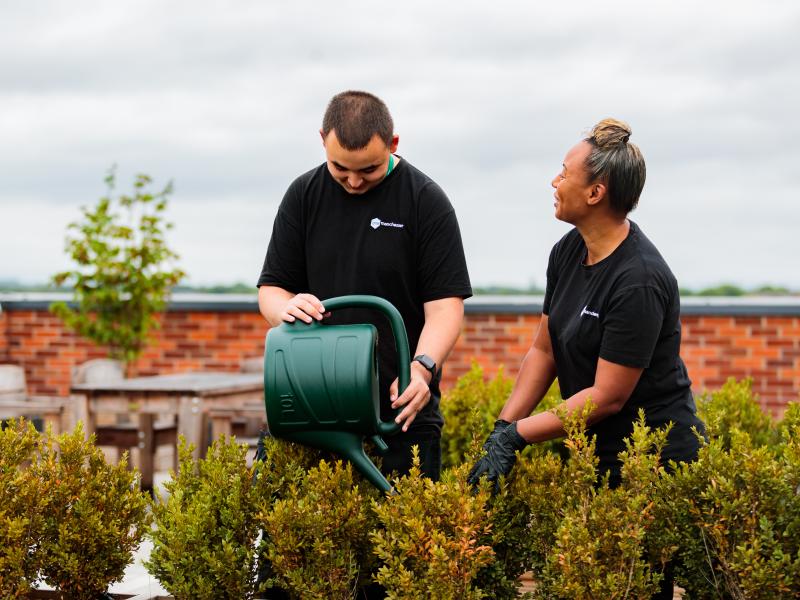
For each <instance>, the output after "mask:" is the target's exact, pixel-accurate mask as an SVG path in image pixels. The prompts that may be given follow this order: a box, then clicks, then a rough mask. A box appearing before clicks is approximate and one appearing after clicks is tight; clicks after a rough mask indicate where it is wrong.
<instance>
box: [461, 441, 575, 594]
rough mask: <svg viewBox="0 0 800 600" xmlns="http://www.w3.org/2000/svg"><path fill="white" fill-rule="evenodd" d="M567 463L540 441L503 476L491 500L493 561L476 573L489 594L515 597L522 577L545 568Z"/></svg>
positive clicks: (478, 581)
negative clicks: (562, 477)
mask: <svg viewBox="0 0 800 600" xmlns="http://www.w3.org/2000/svg"><path fill="white" fill-rule="evenodd" d="M562 470H563V463H562V461H561V459H560V458H559V457H558V456H556V455H554V454H552V453H551V452H548V451H547V449H546V448H544V447H542V446H541V445H534V446H531V447H530V448H528V449H526V450H525V452H524V453H523V455H522V457H521V458H520V460H519V461H518V462H517V465H516V466H515V467H514V470H513V471H512V472H511V474H510V475H509V476H508V478H506V479H502V480H501V482H500V486H499V491H498V492H497V494H495V495H494V496H493V497H492V498H491V500H490V508H491V510H490V519H491V531H490V538H489V539H488V540H487V543H488V544H489V545H491V547H492V549H493V550H494V557H493V559H492V562H491V563H489V564H488V565H487V566H485V567H483V568H482V569H481V570H480V571H479V572H478V575H477V578H476V586H477V587H479V588H480V589H482V590H483V591H484V592H485V593H486V597H487V598H494V599H498V600H502V599H507V600H512V599H514V598H517V597H518V595H519V577H520V576H521V575H522V574H523V573H525V572H527V571H534V572H536V573H539V572H541V570H542V569H543V567H544V565H545V564H546V561H547V553H548V552H549V549H550V547H551V546H552V540H553V538H554V536H555V531H556V528H557V527H558V524H559V523H560V521H561V509H562V506H563V503H564V494H565V493H566V492H567V491H568V490H567V489H566V487H565V486H563V485H562V482H561V476H562Z"/></svg>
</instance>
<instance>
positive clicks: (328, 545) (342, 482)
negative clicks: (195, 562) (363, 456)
mask: <svg viewBox="0 0 800 600" xmlns="http://www.w3.org/2000/svg"><path fill="white" fill-rule="evenodd" d="M377 496H378V492H377V490H375V489H374V488H372V487H371V486H370V485H369V484H368V483H366V482H364V481H356V480H355V479H354V477H353V470H352V467H351V465H350V464H349V463H348V464H346V465H345V464H343V463H342V462H341V461H336V462H334V463H330V462H328V461H326V460H321V461H319V463H318V464H317V466H315V467H312V468H311V469H309V470H308V472H307V473H306V474H305V476H304V477H302V478H301V479H300V480H299V481H296V482H292V483H290V484H289V486H288V489H286V490H284V493H283V494H282V497H280V498H278V499H275V500H274V501H273V502H271V503H267V504H266V505H265V506H264V507H263V509H262V511H261V512H260V513H259V516H258V520H259V522H260V524H261V525H262V526H263V529H264V549H263V554H262V556H264V557H265V558H266V559H267V560H268V561H269V563H270V565H271V567H272V569H273V571H274V577H273V581H272V582H271V583H273V584H277V585H279V586H280V587H281V588H284V589H288V590H291V592H292V597H297V598H302V599H306V598H307V599H309V600H310V599H314V598H332V599H346V598H353V597H354V594H355V592H356V590H358V589H359V588H361V587H363V586H364V585H365V584H367V583H369V581H370V578H371V576H372V572H373V570H374V569H373V567H374V563H375V559H374V557H373V554H372V548H371V545H370V543H369V537H368V536H369V532H370V531H371V530H372V529H374V527H375V525H376V519H375V515H374V513H373V512H372V510H371V505H372V502H373V500H374V499H375V498H376V497H377Z"/></svg>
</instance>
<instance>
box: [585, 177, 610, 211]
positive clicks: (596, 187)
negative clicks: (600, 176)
mask: <svg viewBox="0 0 800 600" xmlns="http://www.w3.org/2000/svg"><path fill="white" fill-rule="evenodd" d="M607 192H608V188H607V187H606V184H605V183H602V182H597V183H593V184H592V188H591V190H590V191H589V198H588V199H587V200H586V203H587V204H588V205H589V206H595V205H596V204H600V202H601V201H602V200H603V198H605V197H606V193H607Z"/></svg>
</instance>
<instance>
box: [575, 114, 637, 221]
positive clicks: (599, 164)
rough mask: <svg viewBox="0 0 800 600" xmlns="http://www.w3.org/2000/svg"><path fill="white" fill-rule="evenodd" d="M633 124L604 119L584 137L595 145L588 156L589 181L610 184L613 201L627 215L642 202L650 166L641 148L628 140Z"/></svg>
mask: <svg viewBox="0 0 800 600" xmlns="http://www.w3.org/2000/svg"><path fill="white" fill-rule="evenodd" d="M630 137H631V128H630V125H628V124H627V123H625V122H623V121H617V120H616V119H603V120H602V121H600V122H599V123H598V124H597V125H595V126H594V127H592V130H591V131H590V132H589V135H588V137H586V138H585V139H584V141H585V142H588V143H589V144H590V145H591V146H592V151H591V152H590V153H589V156H588V157H587V158H586V172H587V173H588V176H589V181H602V182H603V183H604V184H605V185H606V190H607V192H606V193H607V194H608V200H609V204H610V205H611V208H612V209H613V210H614V211H615V212H618V213H620V214H623V215H627V214H628V213H629V212H631V211H632V210H633V209H634V208H636V204H637V203H638V202H639V195H640V194H641V193H642V188H643V187H644V180H645V177H646V175H647V169H646V168H645V164H644V157H643V156H642V153H641V151H640V150H639V147H638V146H637V145H636V144H632V143H631V142H629V141H628V139H629V138H630Z"/></svg>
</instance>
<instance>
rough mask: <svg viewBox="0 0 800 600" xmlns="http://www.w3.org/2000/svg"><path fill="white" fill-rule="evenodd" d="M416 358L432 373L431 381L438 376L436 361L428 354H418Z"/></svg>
mask: <svg viewBox="0 0 800 600" xmlns="http://www.w3.org/2000/svg"><path fill="white" fill-rule="evenodd" d="M414 360H415V361H417V362H418V363H419V364H421V365H422V366H423V367H425V369H426V370H427V371H428V373H430V374H431V381H433V378H434V377H436V362H434V360H433V359H432V358H431V357H430V356H428V355H427V354H418V355H417V356H415V357H414Z"/></svg>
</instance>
